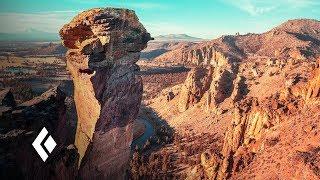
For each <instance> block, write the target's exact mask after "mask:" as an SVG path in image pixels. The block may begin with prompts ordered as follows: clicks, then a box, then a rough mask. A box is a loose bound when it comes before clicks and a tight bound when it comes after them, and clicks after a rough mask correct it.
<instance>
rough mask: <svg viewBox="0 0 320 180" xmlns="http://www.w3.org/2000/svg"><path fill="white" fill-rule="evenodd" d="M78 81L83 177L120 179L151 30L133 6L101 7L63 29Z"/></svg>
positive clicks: (77, 141) (76, 93) (70, 65)
mask: <svg viewBox="0 0 320 180" xmlns="http://www.w3.org/2000/svg"><path fill="white" fill-rule="evenodd" d="M60 36H61V38H62V41H63V44H64V46H66V47H67V48H68V52H67V54H66V58H67V68H68V70H69V71H70V72H71V75H72V77H73V82H74V99H75V104H76V109H77V114H78V124H77V132H76V138H75V145H76V146H77V148H78V151H79V154H80V170H79V174H80V176H81V177H82V178H84V179H88V178H91V179H92V178H94V179H105V178H109V179H110V178H111V179H121V178H123V177H122V176H123V175H124V171H125V168H126V166H127V163H128V159H129V156H130V144H131V141H132V123H133V121H134V119H135V118H136V116H137V113H138V110H139V106H140V103H141V97H142V81H141V78H140V77H139V76H137V75H136V71H139V67H138V66H137V65H136V64H135V63H136V61H138V59H139V56H140V51H141V50H143V49H144V48H145V47H146V45H147V42H148V41H149V40H150V39H151V37H150V34H149V33H147V31H146V29H145V28H144V27H143V25H142V24H141V23H140V22H139V20H138V17H137V16H136V15H135V13H134V11H131V10H127V9H117V8H96V9H91V10H88V11H84V12H82V13H80V14H79V15H77V16H76V17H75V18H74V19H73V20H72V21H71V22H70V23H68V24H66V25H64V26H63V28H62V29H61V30H60Z"/></svg>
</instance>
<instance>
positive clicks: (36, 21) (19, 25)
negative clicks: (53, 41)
mask: <svg viewBox="0 0 320 180" xmlns="http://www.w3.org/2000/svg"><path fill="white" fill-rule="evenodd" d="M77 12H78V11H74V10H70V11H49V12H38V13H0V22H1V24H2V25H1V27H0V32H2V33H17V32H24V31H26V30H29V29H36V30H39V31H44V32H58V31H59V29H60V28H61V27H62V25H63V24H65V23H67V22H68V21H70V19H71V18H72V17H73V16H75V15H76V14H77Z"/></svg>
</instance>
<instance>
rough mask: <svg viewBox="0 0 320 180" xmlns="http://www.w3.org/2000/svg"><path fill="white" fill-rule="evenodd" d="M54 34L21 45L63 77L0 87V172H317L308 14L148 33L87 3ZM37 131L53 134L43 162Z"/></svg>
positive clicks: (319, 78)
mask: <svg viewBox="0 0 320 180" xmlns="http://www.w3.org/2000/svg"><path fill="white" fill-rule="evenodd" d="M59 34H60V37H61V40H62V45H60V44H58V45H56V44H50V45H48V46H45V47H42V48H41V49H35V50H33V51H30V52H32V53H35V54H36V53H38V54H41V53H48V52H50V53H51V52H52V53H58V54H59V56H60V55H61V53H66V54H65V57H63V58H61V59H59V60H64V61H63V62H64V64H63V63H62V62H61V61H58V60H56V59H55V61H54V62H53V63H51V64H50V63H48V64H47V66H49V67H51V68H52V67H53V64H55V63H56V64H59V67H57V71H59V73H61V74H63V75H65V76H66V80H64V81H61V83H60V85H58V86H54V87H51V86H50V88H48V90H46V91H45V92H43V93H41V94H40V95H37V96H35V97H32V98H30V96H29V94H28V92H23V93H21V94H18V93H17V92H20V91H17V88H14V87H5V88H1V91H0V164H1V165H4V166H2V167H3V168H1V169H0V177H8V178H11V179H24V178H25V179H32V178H35V177H36V178H38V179H163V178H165V179H190V180H191V179H192V180H193V179H219V180H220V179H290V178H293V179H319V178H320V150H319V149H320V132H319V130H320V127H319V124H320V114H319V112H320V111H319V108H320V22H319V21H318V20H312V19H294V20H288V21H286V22H284V23H282V24H280V25H279V26H277V27H274V28H273V29H271V30H269V31H267V32H264V33H261V34H253V33H248V34H243V35H240V34H239V33H237V34H235V35H224V36H222V37H219V38H217V39H212V40H205V39H199V38H193V37H190V36H188V35H184V34H181V35H178V36H177V35H168V36H159V37H155V40H153V38H152V37H151V35H150V34H149V33H148V32H147V30H146V29H145V27H144V26H143V25H142V24H141V22H140V21H139V19H138V17H137V15H136V14H135V12H134V11H132V10H128V9H122V8H94V9H90V10H87V11H83V12H81V13H79V14H78V15H76V16H75V17H74V18H73V19H72V20H71V21H70V22H69V23H67V24H65V25H64V26H63V27H62V28H61V30H60V32H59ZM175 36H177V37H178V39H179V40H178V41H175V40H172V38H173V37H175ZM159 39H160V40H159ZM168 39H169V40H168ZM62 46H63V47H62ZM22 53H25V52H22ZM7 60H8V63H7V64H8V65H6V66H9V65H11V64H13V63H18V61H16V60H14V59H13V60H12V59H10V58H9V57H8V58H7ZM11 61H12V62H13V63H12V62H11ZM26 62H27V61H25V62H24V63H23V65H25V64H27V63H26ZM10 63H11V64H10ZM20 63H21V62H20ZM41 67H42V66H41ZM44 67H45V66H44ZM61 67H63V68H64V67H66V70H62V69H61ZM59 73H57V74H59ZM47 76H49V75H48V74H47ZM21 79H22V78H21ZM18 80H20V79H18ZM5 83H6V84H9V83H8V82H5ZM5 83H4V84H5ZM21 89H23V88H21ZM20 96H23V98H21V97H20ZM26 99H27V100H26ZM42 127H46V128H47V129H48V131H49V132H50V134H51V135H52V137H53V139H54V140H56V142H57V147H56V148H55V149H54V150H53V151H52V154H51V155H50V157H49V158H48V160H47V162H46V163H45V165H43V164H44V163H43V162H42V160H41V159H40V157H39V156H38V155H37V154H36V152H35V151H34V149H33V148H32V147H31V143H32V141H33V140H34V139H35V138H36V136H37V133H38V132H39V131H40V130H41V128H42ZM12 149H14V151H12ZM9 151H10V153H4V152H9ZM26 167H28V168H26Z"/></svg>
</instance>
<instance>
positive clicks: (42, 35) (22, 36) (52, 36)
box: [0, 29, 60, 41]
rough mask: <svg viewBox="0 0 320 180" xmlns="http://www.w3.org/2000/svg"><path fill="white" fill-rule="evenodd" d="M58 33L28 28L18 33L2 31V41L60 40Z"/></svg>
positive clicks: (0, 34) (0, 35)
mask: <svg viewBox="0 0 320 180" xmlns="http://www.w3.org/2000/svg"><path fill="white" fill-rule="evenodd" d="M58 40H60V38H59V36H58V33H51V32H44V31H39V30H37V29H27V30H25V31H23V32H17V33H0V41H58Z"/></svg>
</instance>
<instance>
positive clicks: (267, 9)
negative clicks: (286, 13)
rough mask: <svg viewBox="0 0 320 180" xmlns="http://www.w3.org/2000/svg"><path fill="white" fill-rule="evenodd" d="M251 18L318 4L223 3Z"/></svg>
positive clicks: (279, 0)
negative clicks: (280, 10)
mask: <svg viewBox="0 0 320 180" xmlns="http://www.w3.org/2000/svg"><path fill="white" fill-rule="evenodd" d="M224 2H226V3H228V4H230V5H232V6H234V7H236V8H238V9H240V10H242V11H244V12H246V13H248V14H250V15H252V16H257V15H262V14H266V13H271V12H272V11H274V10H278V9H288V8H295V9H301V8H306V7H310V6H318V5H320V2H319V1H317V0H276V1H271V0H268V1H262V0H237V1H234V0H227V1H224Z"/></svg>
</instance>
